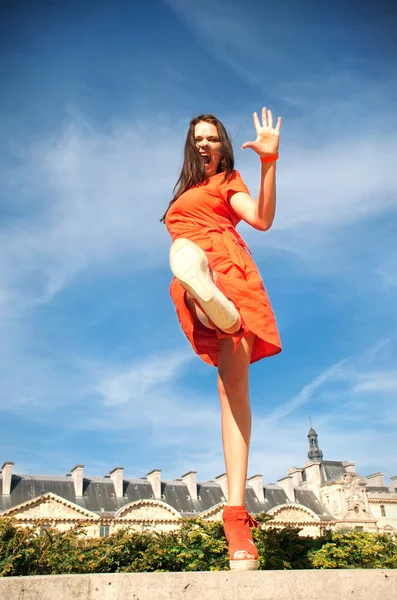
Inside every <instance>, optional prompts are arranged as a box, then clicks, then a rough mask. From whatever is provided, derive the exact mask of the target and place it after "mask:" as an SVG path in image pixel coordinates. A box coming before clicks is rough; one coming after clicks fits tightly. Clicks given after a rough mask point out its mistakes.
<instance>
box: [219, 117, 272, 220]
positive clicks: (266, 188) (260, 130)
mask: <svg viewBox="0 0 397 600" xmlns="http://www.w3.org/2000/svg"><path fill="white" fill-rule="evenodd" d="M254 125H255V129H256V133H257V138H256V140H255V141H254V142H245V144H243V145H242V148H243V149H244V148H251V149H252V150H254V152H256V153H257V154H258V155H259V156H260V157H261V158H264V159H266V162H262V163H261V180H260V186H259V193H258V198H257V200H256V201H255V200H254V199H253V198H251V196H249V194H245V193H244V192H236V193H235V194H233V196H232V197H231V199H230V205H231V207H232V208H233V210H234V212H235V213H236V214H237V216H238V217H240V219H242V220H243V221H246V223H248V224H249V225H251V226H252V227H254V228H255V229H259V230H260V231H267V230H268V229H270V227H271V226H272V223H273V220H274V214H275V210H276V159H274V160H272V157H275V156H277V153H278V147H279V140H280V127H281V119H280V118H278V120H277V125H276V127H275V128H273V117H272V113H271V111H270V110H268V111H266V108H263V109H262V125H261V124H260V122H259V119H258V115H257V113H254ZM267 161H269V162H267Z"/></svg>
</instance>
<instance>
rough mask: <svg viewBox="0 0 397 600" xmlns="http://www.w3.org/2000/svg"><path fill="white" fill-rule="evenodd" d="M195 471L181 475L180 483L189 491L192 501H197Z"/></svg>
mask: <svg viewBox="0 0 397 600" xmlns="http://www.w3.org/2000/svg"><path fill="white" fill-rule="evenodd" d="M196 475H197V471H189V472H188V473H185V475H182V481H183V482H184V484H185V485H186V487H187V489H188V490H189V494H190V497H191V499H192V500H197V477H196Z"/></svg>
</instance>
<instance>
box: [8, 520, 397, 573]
mask: <svg viewBox="0 0 397 600" xmlns="http://www.w3.org/2000/svg"><path fill="white" fill-rule="evenodd" d="M262 520H263V519H262ZM266 520H267V519H265V521H266ZM45 526H46V523H45V521H41V522H40V523H37V524H36V526H35V527H32V528H29V527H26V528H23V527H20V526H18V525H17V524H16V523H15V522H14V521H13V520H12V519H5V518H3V519H0V576H3V577H4V576H11V575H14V576H15V575H55V574H61V573H62V574H71V573H117V572H119V573H120V572H152V571H157V572H159V571H222V570H226V569H227V568H228V555H227V544H226V540H225V536H224V533H223V527H222V523H220V522H214V523H211V522H206V521H202V520H200V519H191V520H184V521H183V523H182V527H181V529H180V530H179V531H174V532H170V533H158V532H150V531H148V532H144V533H137V532H134V531H131V530H129V529H127V528H126V529H121V530H119V531H117V532H116V533H114V534H113V535H111V536H109V537H106V538H90V537H87V536H86V535H85V533H84V524H82V525H81V526H80V527H75V528H73V529H70V530H69V531H65V532H61V531H58V530H56V529H51V528H49V529H46V528H45ZM40 532H41V534H40ZM254 538H255V542H256V544H257V547H258V552H259V565H260V567H259V568H260V569H267V570H273V569H310V568H316V569H335V568H397V539H396V538H395V537H394V538H393V537H390V536H388V535H380V534H371V533H364V532H358V531H353V532H346V533H341V532H334V533H327V534H326V535H324V536H321V537H319V538H316V539H313V538H310V537H301V536H299V529H294V528H285V529H281V530H278V529H274V528H271V529H257V530H255V531H254Z"/></svg>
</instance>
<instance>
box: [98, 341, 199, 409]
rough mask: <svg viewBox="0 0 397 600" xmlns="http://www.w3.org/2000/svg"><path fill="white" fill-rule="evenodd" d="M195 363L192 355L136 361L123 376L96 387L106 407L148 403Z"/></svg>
mask: <svg viewBox="0 0 397 600" xmlns="http://www.w3.org/2000/svg"><path fill="white" fill-rule="evenodd" d="M191 359H192V354H191V353H190V352H189V353H186V352H185V353H180V354H175V355H171V356H170V355H163V356H151V357H149V358H146V359H145V360H143V361H137V362H136V363H135V364H134V365H133V366H132V367H130V368H127V369H126V370H125V371H122V372H121V373H116V374H113V375H111V376H108V377H106V378H105V379H103V380H102V381H100V382H99V384H98V385H97V386H96V391H98V392H99V394H100V395H101V396H102V397H103V401H102V402H103V404H104V405H106V406H120V405H122V404H126V403H127V402H134V401H135V402H136V400H137V399H143V400H144V399H145V396H146V395H147V394H148V393H149V392H151V391H152V389H153V388H155V387H156V386H159V385H161V384H165V383H167V382H169V381H172V380H173V379H174V378H176V376H177V375H178V373H179V372H180V370H181V369H182V368H183V367H184V366H185V365H186V364H187V363H188V362H189V361H190V360H191Z"/></svg>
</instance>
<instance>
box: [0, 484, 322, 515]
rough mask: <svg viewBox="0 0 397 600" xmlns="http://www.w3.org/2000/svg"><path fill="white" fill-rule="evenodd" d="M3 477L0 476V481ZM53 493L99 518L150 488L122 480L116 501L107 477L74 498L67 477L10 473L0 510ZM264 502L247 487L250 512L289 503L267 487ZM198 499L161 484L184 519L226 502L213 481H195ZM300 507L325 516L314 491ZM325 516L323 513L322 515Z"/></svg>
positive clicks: (304, 494) (180, 487)
mask: <svg viewBox="0 0 397 600" xmlns="http://www.w3.org/2000/svg"><path fill="white" fill-rule="evenodd" d="M1 480H2V475H1V474H0V482H1ZM1 487H2V484H1ZM48 492H52V493H53V494H56V495H57V496H60V497H61V498H65V499H66V500H68V501H70V502H73V503H74V504H77V505H78V506H81V507H82V508H85V509H86V510H89V511H91V512H94V513H96V514H98V515H100V516H103V517H106V516H109V517H111V516H113V515H114V514H115V513H116V512H117V511H118V510H119V509H120V508H122V507H123V506H125V505H127V504H129V503H130V502H136V501H138V500H144V499H151V498H153V491H152V486H151V485H150V483H149V481H148V480H147V479H146V478H142V479H136V478H135V479H134V478H132V479H124V481H123V497H122V498H116V493H115V489H114V485H113V481H112V479H111V478H110V477H109V476H107V477H94V478H87V477H84V478H83V496H82V497H77V498H76V494H75V488H74V483H73V479H72V477H71V476H70V475H67V476H57V475H17V474H12V479H11V493H10V495H9V496H2V495H1V494H0V511H4V510H7V509H9V508H12V507H14V506H18V505H19V504H23V503H24V502H27V501H28V500H31V499H33V498H37V497H39V496H41V495H43V494H46V493H48ZM263 492H264V502H260V501H259V500H258V498H257V497H256V494H255V492H254V490H253V489H252V488H251V487H250V486H247V488H246V491H245V504H246V507H247V509H248V511H249V512H250V513H253V514H258V513H260V512H268V511H269V510H271V509H272V508H275V507H276V506H279V505H282V504H289V503H290V501H289V499H288V497H287V495H286V493H285V491H284V490H283V489H282V488H281V487H280V486H278V485H274V484H268V485H266V486H264V488H263ZM197 494H198V498H197V500H192V498H191V496H190V493H189V490H188V488H187V486H186V485H185V483H184V482H183V481H180V480H172V481H162V482H161V499H162V501H163V502H166V503H167V504H169V505H170V506H172V507H173V508H174V509H175V510H177V511H178V512H179V513H180V514H181V515H183V516H186V517H191V516H196V515H198V514H200V513H202V512H204V511H207V510H209V509H211V508H212V507H214V506H216V505H218V504H221V503H223V502H226V499H225V497H224V495H223V492H222V489H221V487H220V486H219V485H218V483H216V482H215V481H206V482H198V484H197ZM296 500H297V502H298V503H299V504H302V505H303V506H307V507H308V508H311V509H312V510H314V512H315V513H316V514H319V515H320V516H321V513H326V509H325V507H323V506H322V505H321V504H320V503H319V502H318V500H317V499H316V497H315V495H314V493H313V492H310V491H309V490H301V491H299V494H298V495H297V497H296ZM323 516H324V514H323Z"/></svg>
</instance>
